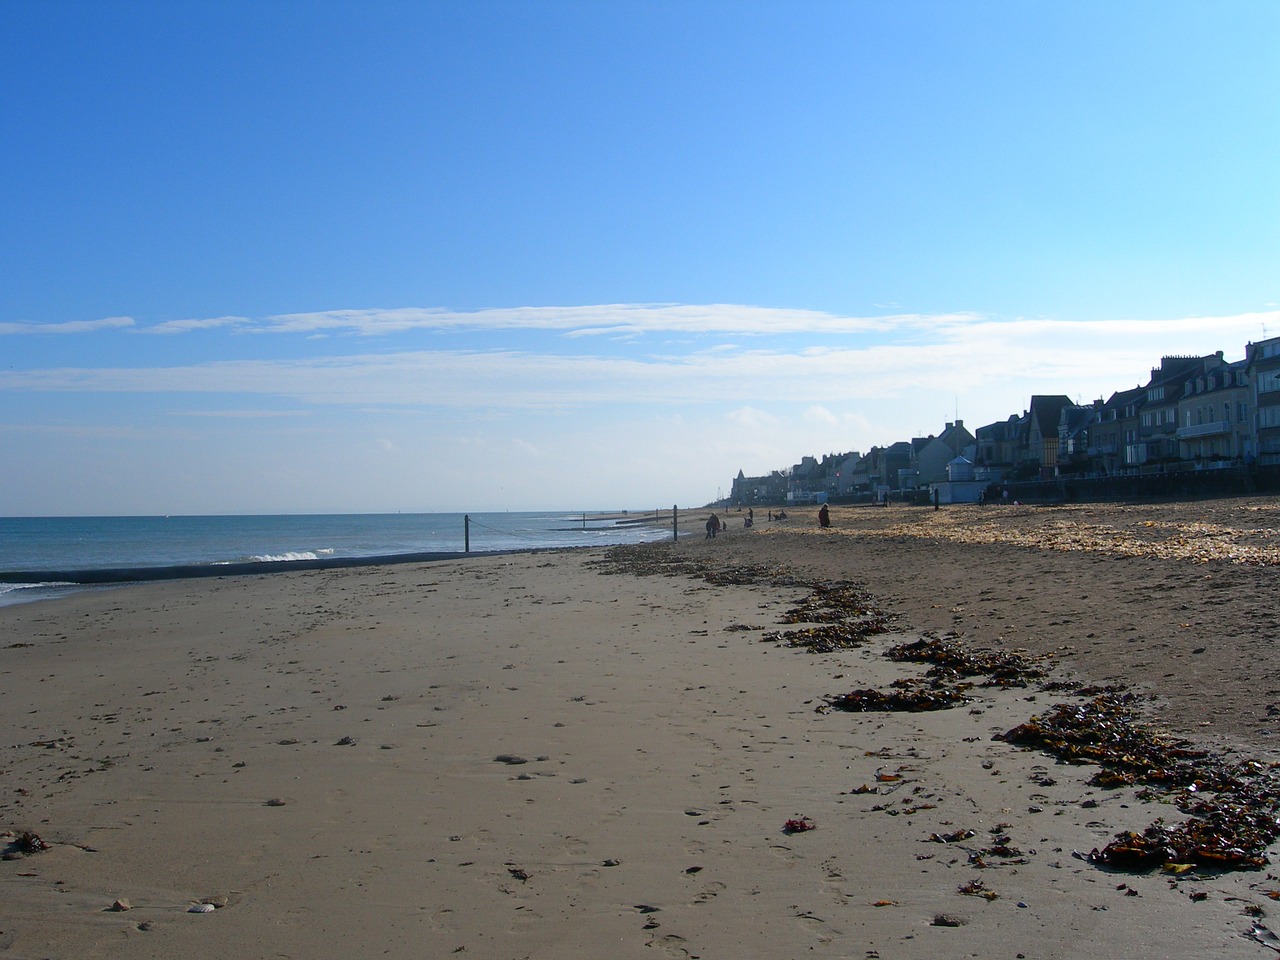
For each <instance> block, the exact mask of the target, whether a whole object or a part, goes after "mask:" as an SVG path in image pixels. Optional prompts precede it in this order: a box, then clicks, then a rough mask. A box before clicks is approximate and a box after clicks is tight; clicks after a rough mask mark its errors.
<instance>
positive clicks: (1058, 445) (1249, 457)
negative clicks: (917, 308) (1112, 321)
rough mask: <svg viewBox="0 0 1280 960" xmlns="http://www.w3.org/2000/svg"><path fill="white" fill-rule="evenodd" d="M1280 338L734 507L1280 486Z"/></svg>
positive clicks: (788, 473)
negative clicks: (1232, 357) (1235, 356)
mask: <svg viewBox="0 0 1280 960" xmlns="http://www.w3.org/2000/svg"><path fill="white" fill-rule="evenodd" d="M1277 468H1280V337H1275V338H1272V339H1268V340H1262V341H1260V342H1258V343H1249V344H1246V346H1245V356H1244V359H1242V360H1237V361H1234V362H1228V361H1226V360H1225V359H1223V353H1222V351H1221V350H1219V351H1218V352H1217V353H1214V354H1210V355H1208V356H1202V357H1190V356H1166V357H1162V358H1161V360H1160V365H1159V366H1157V367H1153V368H1152V370H1151V377H1150V379H1149V380H1148V381H1147V384H1146V385H1145V386H1140V387H1135V388H1133V389H1131V390H1122V391H1120V392H1118V393H1113V394H1112V395H1111V397H1110V398H1109V399H1107V400H1103V399H1101V398H1100V399H1098V400H1095V401H1094V402H1093V403H1090V404H1083V405H1082V404H1077V403H1073V402H1072V400H1071V398H1070V397H1065V396H1055V395H1044V396H1040V395H1037V396H1032V397H1031V400H1030V404H1029V406H1028V408H1027V409H1026V410H1024V411H1023V412H1022V413H1020V414H1011V415H1010V416H1009V418H1008V419H1007V420H1001V421H998V422H996V423H990V424H987V425H986V426H981V427H978V428H977V429H975V430H974V431H973V432H972V433H971V432H970V431H969V429H968V428H967V427H966V426H965V424H964V421H963V420H959V419H957V420H956V421H955V422H951V423H947V424H946V425H945V426H944V427H943V429H942V430H941V431H940V432H939V433H938V434H937V435H936V436H934V435H930V436H927V437H916V438H913V439H911V440H900V441H898V442H896V443H892V444H890V445H888V446H886V447H872V448H871V449H870V450H868V451H867V452H866V453H859V452H856V451H855V452H849V453H831V454H827V455H826V456H824V457H822V459H821V460H819V459H817V458H816V457H812V456H806V457H804V458H803V459H802V460H801V461H800V462H799V463H797V464H795V465H793V466H791V467H788V468H786V469H780V470H775V471H773V472H772V473H770V474H768V475H767V476H762V477H748V476H745V475H744V474H743V472H742V471H741V470H740V471H738V476H737V477H735V478H734V481H733V487H732V491H731V493H730V495H729V498H728V500H727V503H728V505H732V506H748V505H752V504H766V503H823V502H846V503H850V502H861V501H871V502H887V501H888V500H889V499H904V500H917V501H932V502H934V503H980V502H985V501H988V500H989V499H991V498H999V499H1001V500H1003V501H1008V499H1009V497H1010V496H1013V497H1015V498H1017V499H1020V500H1059V501H1060V500H1072V499H1109V498H1112V497H1118V496H1126V495H1129V496H1142V495H1169V496H1180V495H1196V494H1199V495H1214V494H1223V493H1234V492H1248V491H1250V490H1252V489H1255V488H1256V485H1257V484H1258V483H1260V482H1262V483H1266V484H1267V485H1268V486H1274V484H1275V480H1276V477H1275V475H1276V474H1280V469H1277Z"/></svg>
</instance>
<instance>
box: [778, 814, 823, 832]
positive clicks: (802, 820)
mask: <svg viewBox="0 0 1280 960" xmlns="http://www.w3.org/2000/svg"><path fill="white" fill-rule="evenodd" d="M817 827H818V825H817V824H816V823H814V822H813V821H812V820H810V819H809V818H808V817H797V818H795V819H794V820H788V821H787V822H786V823H784V824H783V825H782V832H783V833H785V834H788V835H790V834H793V833H805V832H806V831H808V830H816V829H817Z"/></svg>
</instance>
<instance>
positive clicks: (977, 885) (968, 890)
mask: <svg viewBox="0 0 1280 960" xmlns="http://www.w3.org/2000/svg"><path fill="white" fill-rule="evenodd" d="M956 892H957V893H962V894H964V895H965V896H966V897H981V898H982V899H983V900H999V899H1000V894H998V893H996V892H995V891H994V890H988V889H987V885H986V884H985V883H983V882H982V881H981V880H970V881H969V882H968V883H962V884H960V886H959V887H957V888H956Z"/></svg>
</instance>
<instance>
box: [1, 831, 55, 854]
mask: <svg viewBox="0 0 1280 960" xmlns="http://www.w3.org/2000/svg"><path fill="white" fill-rule="evenodd" d="M10 846H11V849H12V851H13V852H14V853H19V854H22V855H23V856H30V855H31V854H33V853H43V852H44V851H46V850H48V849H49V844H47V843H45V842H44V841H43V840H41V839H40V835H39V834H38V833H32V832H31V831H29V830H28V831H24V832H22V833H20V834H19V835H18V837H17V839H16V840H14V841H13V843H12V844H11V845H10Z"/></svg>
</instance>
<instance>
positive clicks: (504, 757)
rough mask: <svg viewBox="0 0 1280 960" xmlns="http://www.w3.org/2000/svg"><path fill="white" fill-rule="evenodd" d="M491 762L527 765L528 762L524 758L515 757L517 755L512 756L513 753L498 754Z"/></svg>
mask: <svg viewBox="0 0 1280 960" xmlns="http://www.w3.org/2000/svg"><path fill="white" fill-rule="evenodd" d="M493 762H494V763H507V764H517V763H528V762H529V761H528V760H526V759H525V758H524V757H521V756H517V755H516V754H514V753H500V754H498V755H497V756H496V757H494V758H493Z"/></svg>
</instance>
